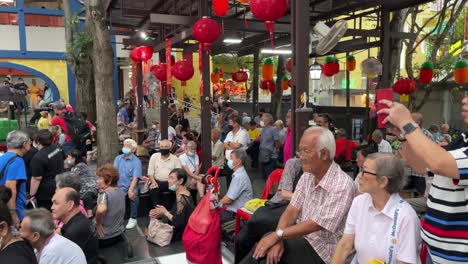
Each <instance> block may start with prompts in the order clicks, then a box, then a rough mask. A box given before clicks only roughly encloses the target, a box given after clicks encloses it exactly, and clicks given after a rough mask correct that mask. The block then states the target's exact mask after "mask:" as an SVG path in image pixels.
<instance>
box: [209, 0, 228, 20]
mask: <svg viewBox="0 0 468 264" xmlns="http://www.w3.org/2000/svg"><path fill="white" fill-rule="evenodd" d="M212 4H213V12H214V13H215V15H216V16H219V17H223V16H225V15H226V14H227V13H228V11H229V1H228V0H213V3H212Z"/></svg>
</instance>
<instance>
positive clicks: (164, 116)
mask: <svg viewBox="0 0 468 264" xmlns="http://www.w3.org/2000/svg"><path fill="white" fill-rule="evenodd" d="M159 61H160V63H163V62H165V61H166V53H165V52H164V50H162V51H159ZM160 84H161V98H160V99H159V100H160V101H159V102H160V108H159V115H160V118H159V121H160V124H159V125H160V127H161V139H167V137H168V133H167V128H168V127H169V113H168V100H167V87H166V85H164V84H163V82H160Z"/></svg>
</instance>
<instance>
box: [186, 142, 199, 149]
mask: <svg viewBox="0 0 468 264" xmlns="http://www.w3.org/2000/svg"><path fill="white" fill-rule="evenodd" d="M187 147H189V148H196V147H197V142H195V141H189V142H188V143H187Z"/></svg>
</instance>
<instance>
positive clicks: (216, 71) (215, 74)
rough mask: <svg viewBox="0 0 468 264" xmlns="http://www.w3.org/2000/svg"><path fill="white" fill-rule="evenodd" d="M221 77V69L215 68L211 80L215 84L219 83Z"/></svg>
mask: <svg viewBox="0 0 468 264" xmlns="http://www.w3.org/2000/svg"><path fill="white" fill-rule="evenodd" d="M219 79H221V76H220V74H219V69H218V68H215V69H214V70H213V72H212V73H211V82H212V83H213V84H216V83H219Z"/></svg>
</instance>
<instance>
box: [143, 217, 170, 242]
mask: <svg viewBox="0 0 468 264" xmlns="http://www.w3.org/2000/svg"><path fill="white" fill-rule="evenodd" d="M173 234H174V227H173V226H171V225H169V224H166V223H163V222H162V221H160V220H158V219H156V218H153V219H151V220H150V223H149V226H148V235H147V237H146V239H147V240H148V241H149V242H151V243H154V244H156V245H158V246H160V247H165V246H167V245H169V244H170V243H171V240H172V235H173Z"/></svg>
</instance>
